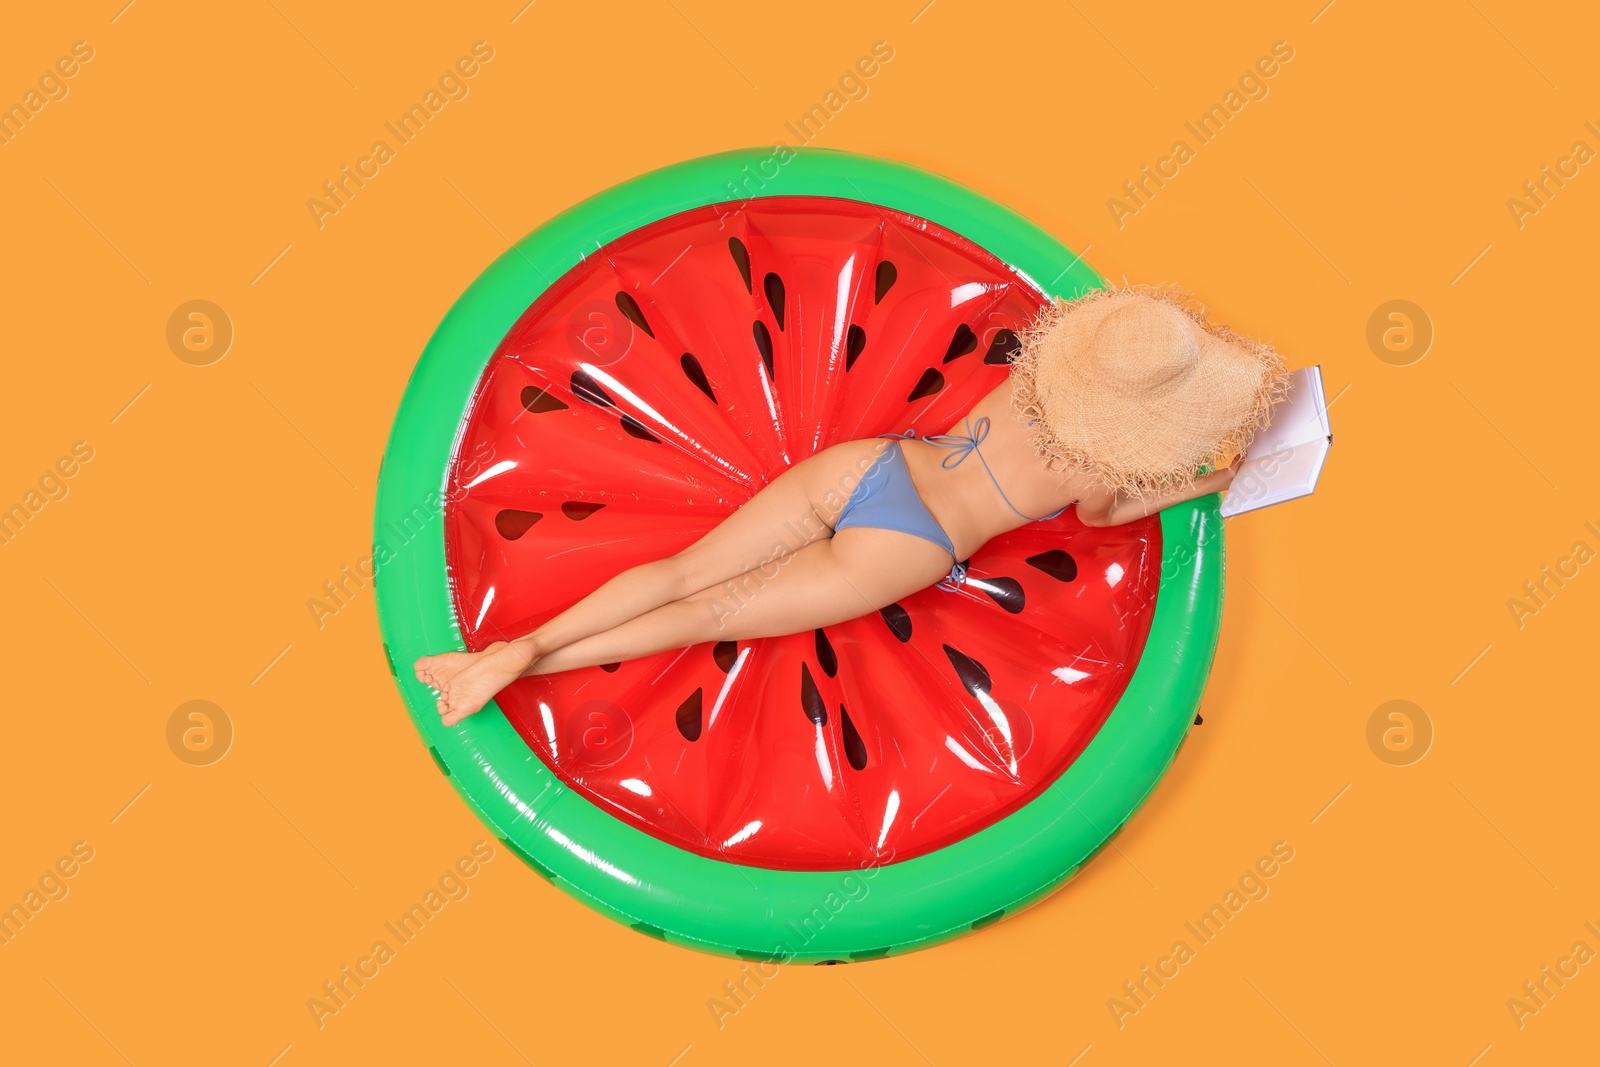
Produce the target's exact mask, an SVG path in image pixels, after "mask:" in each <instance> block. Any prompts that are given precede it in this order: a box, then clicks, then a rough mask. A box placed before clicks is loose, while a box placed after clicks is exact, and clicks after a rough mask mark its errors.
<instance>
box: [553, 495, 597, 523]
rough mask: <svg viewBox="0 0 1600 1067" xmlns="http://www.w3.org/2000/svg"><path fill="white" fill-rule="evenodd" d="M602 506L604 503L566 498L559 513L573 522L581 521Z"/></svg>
mask: <svg viewBox="0 0 1600 1067" xmlns="http://www.w3.org/2000/svg"><path fill="white" fill-rule="evenodd" d="M603 507H605V505H604V504H591V503H589V502H588V501H585V500H568V501H567V502H566V503H564V504H562V505H561V514H563V515H565V516H566V517H567V518H569V519H571V520H572V521H573V522H582V521H583V520H584V519H587V518H588V517H589V516H590V515H593V514H594V513H595V512H597V511H599V510H600V509H601V508H603Z"/></svg>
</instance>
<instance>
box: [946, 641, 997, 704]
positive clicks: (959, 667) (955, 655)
mask: <svg viewBox="0 0 1600 1067" xmlns="http://www.w3.org/2000/svg"><path fill="white" fill-rule="evenodd" d="M944 654H945V655H946V656H947V657H949V659H950V666H952V667H954V668H955V669H956V677H957V678H959V679H961V684H962V685H963V686H964V687H965V688H966V690H967V692H969V693H971V694H972V695H973V696H978V695H979V694H982V695H984V696H987V695H988V694H989V690H990V689H991V688H992V687H993V686H994V683H993V682H992V681H991V680H990V679H989V672H988V671H987V670H986V669H985V668H984V666H983V664H981V663H979V662H978V661H977V660H975V659H973V658H972V657H971V656H969V655H967V654H966V653H965V652H962V651H960V650H958V649H955V648H952V647H950V646H949V645H945V646H944Z"/></svg>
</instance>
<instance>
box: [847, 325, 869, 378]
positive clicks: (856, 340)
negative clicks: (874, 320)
mask: <svg viewBox="0 0 1600 1067" xmlns="http://www.w3.org/2000/svg"><path fill="white" fill-rule="evenodd" d="M866 347H867V331H866V330H863V329H862V328H861V327H859V326H855V325H852V326H851V327H850V332H849V333H848V334H847V335H846V336H845V342H844V369H845V370H849V369H850V368H851V367H854V366H855V365H856V360H857V359H858V358H859V357H860V355H861V350H862V349H863V348H866Z"/></svg>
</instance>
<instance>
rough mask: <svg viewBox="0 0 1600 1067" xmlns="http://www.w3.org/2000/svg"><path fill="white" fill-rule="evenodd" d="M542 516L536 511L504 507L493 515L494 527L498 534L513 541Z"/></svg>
mask: <svg viewBox="0 0 1600 1067" xmlns="http://www.w3.org/2000/svg"><path fill="white" fill-rule="evenodd" d="M542 518H544V516H543V515H542V514H540V513H539V512H537V511H518V510H517V509H516V508H506V509H505V510H504V511H502V512H500V514H498V515H496V516H495V517H494V528H495V529H496V530H498V531H499V533H500V536H501V537H504V538H505V539H506V540H507V541H515V540H516V539H517V538H519V537H521V536H522V535H523V534H525V533H527V532H528V531H529V530H531V529H532V528H533V524H534V523H536V522H538V521H539V520H540V519H542Z"/></svg>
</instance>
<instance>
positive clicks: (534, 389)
mask: <svg viewBox="0 0 1600 1067" xmlns="http://www.w3.org/2000/svg"><path fill="white" fill-rule="evenodd" d="M522 406H523V407H524V408H527V409H528V411H529V412H531V413H532V414H534V415H539V414H543V413H544V412H546V411H565V410H567V405H565V404H563V403H562V402H561V401H559V400H557V399H556V397H555V394H553V393H551V392H549V391H548V390H545V389H540V388H539V387H538V386H537V385H525V386H523V387H522Z"/></svg>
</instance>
